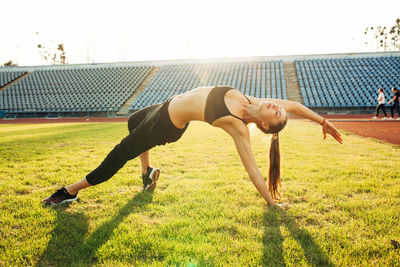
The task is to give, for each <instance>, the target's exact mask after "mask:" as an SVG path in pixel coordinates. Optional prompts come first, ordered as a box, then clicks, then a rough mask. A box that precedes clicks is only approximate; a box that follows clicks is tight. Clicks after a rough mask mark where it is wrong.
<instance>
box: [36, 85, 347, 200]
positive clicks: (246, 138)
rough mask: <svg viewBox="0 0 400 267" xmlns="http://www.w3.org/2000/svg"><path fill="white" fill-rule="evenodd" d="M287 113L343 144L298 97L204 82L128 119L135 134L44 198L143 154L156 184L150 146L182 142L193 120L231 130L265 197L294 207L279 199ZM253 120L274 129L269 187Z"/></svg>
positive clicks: (147, 175) (146, 175)
mask: <svg viewBox="0 0 400 267" xmlns="http://www.w3.org/2000/svg"><path fill="white" fill-rule="evenodd" d="M286 112H290V113H292V114H294V115H297V116H300V117H303V118H306V119H310V120H312V121H315V122H318V123H320V124H321V125H322V131H323V135H324V139H325V138H326V133H329V134H330V135H332V136H333V137H334V138H335V139H336V140H337V141H339V142H340V143H342V139H341V136H340V133H339V132H338V131H337V129H336V128H335V126H333V125H332V124H331V123H330V122H328V121H327V120H326V119H325V118H322V117H321V116H319V115H318V114H316V113H314V112H313V111H311V110H310V109H308V108H306V107H305V106H303V105H301V104H299V103H297V102H292V101H286V100H278V99H259V98H255V97H252V96H246V95H243V94H242V93H241V92H240V91H238V90H235V89H234V88H232V87H225V86H224V87H219V86H217V87H200V88H196V89H194V90H192V91H189V92H186V93H184V94H181V95H177V96H174V97H173V98H170V99H168V100H167V101H165V102H164V103H161V104H157V105H153V106H150V107H147V108H145V109H142V110H139V111H137V112H135V113H134V114H133V115H132V116H131V117H130V118H129V120H128V128H129V132H130V133H129V135H128V136H127V137H125V138H124V139H123V140H122V141H121V143H120V144H118V145H116V146H115V148H114V149H113V150H112V151H111V152H110V153H109V154H108V155H107V157H106V158H105V159H104V161H103V162H102V163H101V164H100V166H99V167H97V168H96V169H95V170H94V171H92V172H91V173H89V174H88V175H87V176H86V178H84V179H82V180H80V181H79V182H77V183H75V184H72V185H69V186H67V187H63V188H61V189H60V190H58V191H57V192H56V193H54V194H53V195H52V196H50V197H48V198H46V199H44V200H42V201H43V202H45V203H47V204H58V203H62V202H68V201H74V200H76V199H77V193H78V192H79V191H80V190H82V189H83V188H86V187H89V186H92V185H97V184H99V183H101V182H104V181H106V180H108V179H110V178H111V177H112V176H113V175H114V174H115V173H116V172H117V171H118V170H119V169H120V168H122V167H123V166H124V164H125V163H126V162H127V161H128V160H130V159H133V158H135V157H137V156H139V155H140V159H141V164H142V177H143V186H144V189H148V188H154V187H155V185H156V181H157V179H158V176H159V173H160V171H159V170H158V169H156V168H152V167H150V166H151V165H150V161H149V150H150V149H151V148H152V147H154V146H156V145H164V144H166V143H169V142H175V141H177V140H178V139H179V138H180V137H181V136H182V134H183V133H184V132H185V130H186V128H187V127H188V125H189V122H190V121H193V120H197V121H204V122H208V123H209V124H211V125H212V126H214V127H219V128H222V129H223V130H224V131H226V132H227V133H228V134H229V135H230V136H231V137H232V138H233V141H234V143H235V145H236V148H237V151H238V153H239V156H240V158H241V160H242V162H243V165H244V167H245V168H246V171H247V173H248V175H249V177H250V179H251V181H252V182H253V184H254V185H255V187H256V188H257V190H258V191H259V192H260V194H261V195H262V196H263V198H264V199H265V201H266V202H267V203H268V204H269V205H274V206H280V207H288V204H276V203H275V202H274V199H278V198H279V187H280V155H279V136H278V133H279V131H280V130H282V128H283V127H284V126H285V125H286V121H287V113H286ZM248 123H255V124H256V125H257V127H258V128H259V129H260V130H262V131H263V132H264V133H271V134H273V138H272V139H271V148H270V164H269V165H270V166H269V175H268V185H269V186H268V187H267V185H266V183H265V182H264V179H263V176H262V174H261V171H260V170H259V168H258V167H257V164H256V161H255V159H254V156H253V153H252V151H251V146H250V134H249V130H248V128H247V124H248Z"/></svg>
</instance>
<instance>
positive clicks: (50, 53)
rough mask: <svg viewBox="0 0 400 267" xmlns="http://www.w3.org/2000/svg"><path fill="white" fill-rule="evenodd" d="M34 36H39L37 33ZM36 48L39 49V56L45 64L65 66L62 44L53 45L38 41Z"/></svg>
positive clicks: (52, 42) (65, 57)
mask: <svg viewBox="0 0 400 267" xmlns="http://www.w3.org/2000/svg"><path fill="white" fill-rule="evenodd" d="M36 35H39V33H38V32H36ZM37 48H38V49H39V53H40V56H41V57H42V59H44V60H45V61H46V62H49V63H51V64H67V62H66V59H67V56H66V54H65V50H64V44H63V43H60V44H57V45H55V43H54V41H50V42H43V41H40V42H39V43H38V44H37Z"/></svg>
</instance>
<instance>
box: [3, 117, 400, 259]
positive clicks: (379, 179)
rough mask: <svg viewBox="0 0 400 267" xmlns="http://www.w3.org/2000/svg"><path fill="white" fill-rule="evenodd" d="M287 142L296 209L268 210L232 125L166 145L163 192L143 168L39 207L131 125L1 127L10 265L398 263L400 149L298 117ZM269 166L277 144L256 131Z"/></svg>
mask: <svg viewBox="0 0 400 267" xmlns="http://www.w3.org/2000/svg"><path fill="white" fill-rule="evenodd" d="M288 124H289V127H288V129H287V130H286V131H285V132H284V133H283V134H282V135H281V153H282V171H283V180H282V184H283V192H282V197H283V199H282V200H283V201H285V202H289V203H291V205H292V207H291V209H290V210H288V211H281V210H277V209H268V207H266V206H265V204H264V200H263V199H262V197H261V196H260V195H259V193H258V192H257V191H256V189H255V188H254V186H253V185H252V183H251V181H250V180H249V178H248V176H247V173H246V171H245V169H244V167H243V166H242V164H241V162H240V159H239V156H238V155H237V152H236V150H235V147H234V144H233V141H232V140H231V139H230V137H229V136H228V135H227V134H226V133H224V132H223V131H222V130H220V129H216V128H212V127H211V126H209V125H206V124H204V123H191V125H190V126H189V128H188V130H187V131H186V133H185V134H184V136H183V137H182V138H181V139H180V140H179V141H178V142H176V143H173V144H169V145H167V146H162V147H156V148H154V149H153V150H152V151H151V161H152V164H153V165H154V166H157V167H159V168H161V170H162V173H161V176H160V181H159V183H158V186H157V189H156V190H155V191H154V192H153V193H149V192H147V193H141V179H140V165H139V164H140V161H139V159H134V160H132V161H130V162H128V163H127V164H126V165H125V167H124V168H123V169H121V170H120V171H119V172H118V173H117V174H116V175H115V176H114V177H113V178H112V179H110V180H109V181H108V182H105V183H103V184H100V185H98V186H95V187H92V188H89V189H86V190H83V191H82V192H80V193H79V201H78V202H75V203H72V204H71V205H64V206H61V207H45V206H43V205H41V203H40V200H41V199H42V198H44V197H47V196H48V195H50V194H51V193H53V192H54V191H55V190H56V189H58V188H59V187H60V186H63V185H66V184H69V183H73V182H75V181H77V180H79V179H82V178H83V177H85V175H86V174H87V173H88V172H90V171H91V170H93V169H94V168H95V167H97V165H98V164H99V163H100V162H101V161H102V160H103V158H104V157H105V155H106V154H107V153H108V152H109V151H110V150H111V149H112V148H113V147H114V146H115V145H116V144H117V142H119V141H120V140H121V139H122V138H123V137H124V136H125V135H126V134H127V127H126V124H124V123H85V124H41V125H0V234H1V239H0V266H10V265H11V266H22V265H24V266H26V265H36V266H88V265H104V266H110V265H111V266H125V265H156V266H165V265H174V266H175V265H177V266H222V265H223V266H238V265H246V266H259V265H266V266H336V265H338V266H348V265H352V266H365V265H373V266H375V265H380V266H382V265H390V266H396V265H397V266H399V263H400V249H397V250H396V249H394V248H393V246H391V244H390V240H391V239H395V240H397V241H399V242H400V220H399V219H400V168H399V166H400V164H399V162H400V147H399V146H395V145H391V144H388V143H383V142H380V141H377V140H374V139H369V138H362V137H358V136H354V135H352V134H349V133H344V144H343V145H339V144H337V143H335V141H334V140H333V139H332V138H329V139H328V140H325V141H323V140H322V138H321V136H322V135H321V132H320V131H321V130H320V127H319V126H317V125H315V124H311V123H308V122H303V121H298V120H293V121H290V122H289V123H288ZM251 135H252V147H253V153H254V155H255V157H256V160H257V162H258V165H259V167H260V168H261V171H262V172H263V173H264V174H266V171H267V161H266V160H267V151H268V145H269V137H267V136H266V135H264V134H262V133H260V132H259V131H258V130H256V129H254V128H251Z"/></svg>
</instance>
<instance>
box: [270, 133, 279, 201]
mask: <svg viewBox="0 0 400 267" xmlns="http://www.w3.org/2000/svg"><path fill="white" fill-rule="evenodd" d="M268 189H269V192H270V193H271V196H272V198H273V199H275V200H279V199H280V196H281V195H280V192H279V191H280V189H281V153H280V149H279V134H278V133H274V134H272V137H271V145H270V148H269V166H268Z"/></svg>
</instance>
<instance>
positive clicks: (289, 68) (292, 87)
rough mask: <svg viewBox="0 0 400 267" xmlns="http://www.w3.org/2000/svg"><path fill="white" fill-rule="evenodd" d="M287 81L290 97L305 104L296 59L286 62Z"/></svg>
mask: <svg viewBox="0 0 400 267" xmlns="http://www.w3.org/2000/svg"><path fill="white" fill-rule="evenodd" d="M283 68H284V70H285V81H286V89H287V95H288V99H289V100H292V101H296V102H299V103H302V104H304V102H303V98H302V97H301V94H300V86H299V80H298V79H297V73H296V67H295V65H294V61H290V62H284V63H283Z"/></svg>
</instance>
